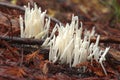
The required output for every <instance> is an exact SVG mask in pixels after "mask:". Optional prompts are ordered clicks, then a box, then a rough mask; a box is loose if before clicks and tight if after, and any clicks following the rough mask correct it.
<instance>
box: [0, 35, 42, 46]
mask: <svg viewBox="0 0 120 80" xmlns="http://www.w3.org/2000/svg"><path fill="white" fill-rule="evenodd" d="M0 40H5V41H10V42H11V43H17V44H28V45H42V43H43V40H39V39H30V38H20V37H10V36H5V37H3V36H0Z"/></svg>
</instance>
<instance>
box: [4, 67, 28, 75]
mask: <svg viewBox="0 0 120 80" xmlns="http://www.w3.org/2000/svg"><path fill="white" fill-rule="evenodd" d="M4 73H6V74H9V75H12V76H16V77H23V76H26V75H27V74H26V72H25V70H24V68H21V67H9V68H7V69H6V70H5V72H4Z"/></svg>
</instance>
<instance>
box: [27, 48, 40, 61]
mask: <svg viewBox="0 0 120 80" xmlns="http://www.w3.org/2000/svg"><path fill="white" fill-rule="evenodd" d="M38 53H39V50H37V51H35V52H33V53H32V54H28V55H26V58H25V60H26V61H27V62H30V61H31V60H33V59H35V58H36V57H38Z"/></svg>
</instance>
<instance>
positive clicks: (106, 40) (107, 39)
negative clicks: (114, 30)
mask: <svg viewBox="0 0 120 80" xmlns="http://www.w3.org/2000/svg"><path fill="white" fill-rule="evenodd" d="M95 41H96V38H92V39H91V42H95ZM100 43H115V44H120V38H118V37H101V38H100Z"/></svg>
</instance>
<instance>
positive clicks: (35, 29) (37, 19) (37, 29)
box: [20, 3, 50, 39]
mask: <svg viewBox="0 0 120 80" xmlns="http://www.w3.org/2000/svg"><path fill="white" fill-rule="evenodd" d="M45 14H46V11H44V12H42V11H41V8H40V7H39V8H38V7H37V5H36V4H34V8H32V9H30V4H29V3H28V6H25V16H24V19H23V18H22V17H21V16H20V30H21V32H20V34H21V37H22V38H35V39H41V38H44V37H45V36H46V35H47V34H48V30H49V27H50V18H48V19H47V18H45ZM23 24H25V26H23Z"/></svg>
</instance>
